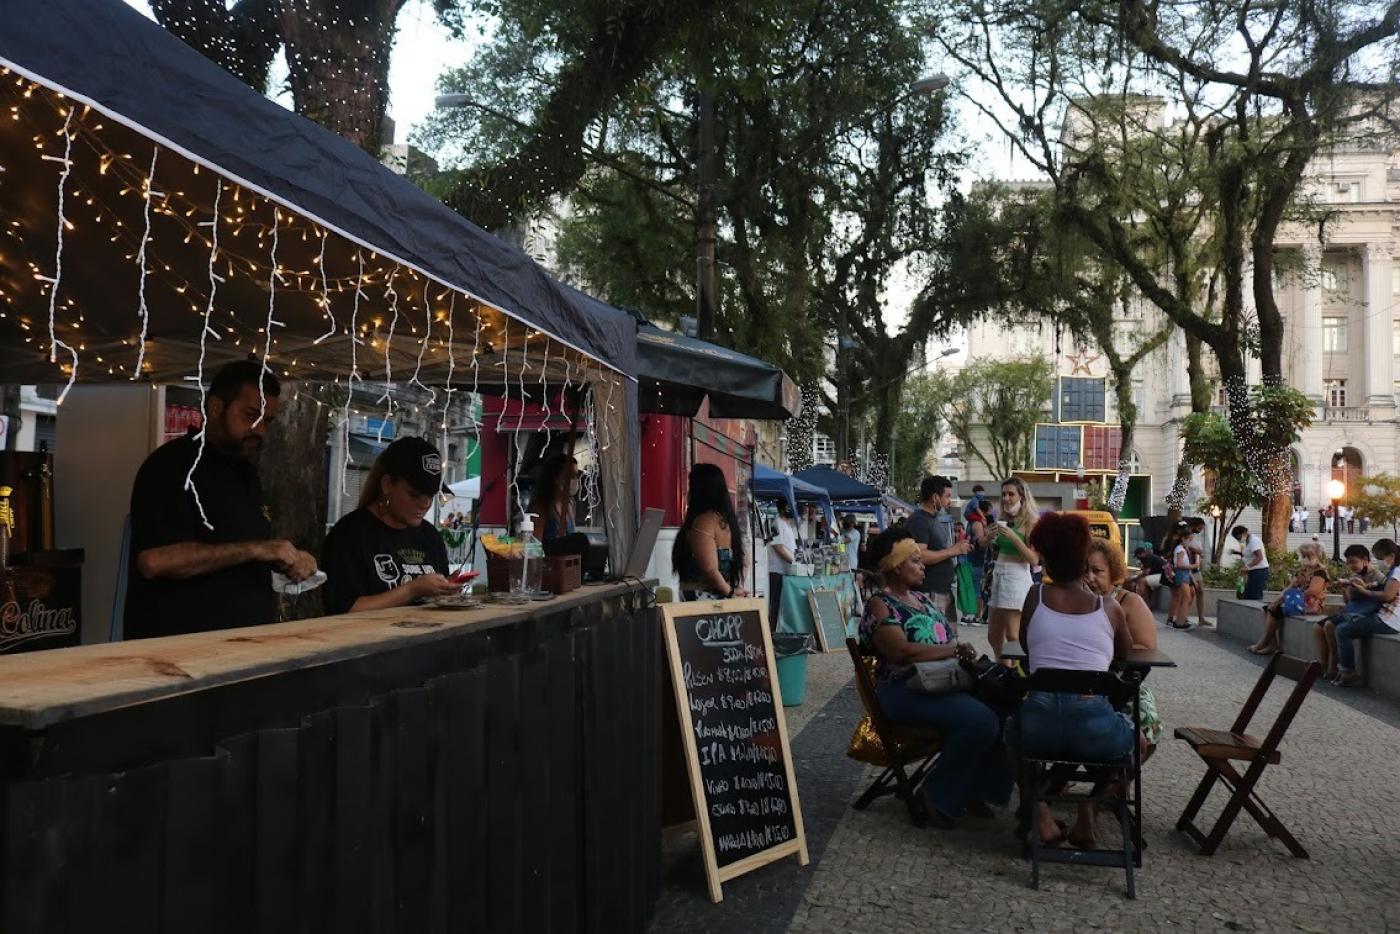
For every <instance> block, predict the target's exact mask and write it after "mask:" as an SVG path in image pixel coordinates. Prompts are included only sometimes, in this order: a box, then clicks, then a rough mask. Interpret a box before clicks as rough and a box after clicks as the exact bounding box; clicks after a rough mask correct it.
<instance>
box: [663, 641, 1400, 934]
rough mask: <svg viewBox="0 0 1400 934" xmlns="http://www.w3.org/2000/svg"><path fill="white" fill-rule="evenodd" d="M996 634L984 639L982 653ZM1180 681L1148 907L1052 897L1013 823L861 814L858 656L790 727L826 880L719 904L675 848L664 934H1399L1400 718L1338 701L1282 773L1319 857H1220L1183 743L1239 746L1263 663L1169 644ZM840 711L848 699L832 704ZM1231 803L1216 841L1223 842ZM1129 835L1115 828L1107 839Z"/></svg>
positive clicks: (732, 893)
mask: <svg viewBox="0 0 1400 934" xmlns="http://www.w3.org/2000/svg"><path fill="white" fill-rule="evenodd" d="M984 633H985V630H980V629H976V630H968V631H966V635H965V637H967V638H971V639H972V640H973V641H977V642H982V641H983V640H984V638H985V636H984ZM1160 638H1161V648H1162V650H1163V651H1165V652H1167V653H1168V654H1169V655H1171V656H1172V657H1173V658H1174V659H1175V660H1176V661H1177V662H1178V663H1179V666H1180V667H1178V668H1176V669H1166V670H1159V671H1155V672H1153V674H1152V676H1151V679H1150V681H1149V683H1150V684H1152V686H1153V687H1154V689H1155V691H1156V695H1157V700H1158V706H1159V708H1160V710H1161V713H1162V716H1163V719H1164V720H1165V721H1166V724H1167V736H1166V738H1165V739H1164V741H1163V744H1162V746H1161V748H1160V749H1159V750H1158V753H1157V755H1156V756H1155V757H1154V758H1153V759H1152V761H1151V762H1149V763H1148V764H1147V766H1146V767H1145V768H1144V786H1145V787H1144V814H1143V819H1144V832H1145V834H1146V837H1147V841H1148V844H1149V848H1148V850H1147V852H1146V854H1145V856H1144V866H1143V868H1142V869H1141V870H1140V871H1139V873H1138V876H1137V887H1138V897H1137V899H1136V900H1135V901H1128V900H1127V899H1126V898H1124V896H1123V873H1122V871H1121V870H1115V869H1099V868H1089V867H1079V866H1060V865H1047V866H1045V867H1044V868H1043V869H1042V877H1041V889H1040V890H1039V891H1032V890H1031V889H1030V888H1029V887H1028V886H1027V881H1028V878H1029V864H1028V863H1027V862H1026V861H1024V860H1023V859H1021V858H1020V857H1019V853H1018V848H1017V846H1016V845H1015V843H1014V842H1013V841H1012V839H1011V833H1010V831H1011V817H1010V814H1009V813H1005V814H1003V815H1002V816H1001V817H1000V818H999V819H998V820H996V821H992V822H985V823H984V822H971V823H968V824H967V825H965V826H963V827H960V828H958V829H956V830H953V831H937V830H931V829H923V830H920V829H917V828H914V827H912V826H911V825H910V824H909V822H908V819H907V816H906V814H905V811H904V809H903V807H902V806H901V805H899V804H898V802H896V801H894V800H893V799H890V798H885V799H882V800H881V801H879V802H877V803H876V804H874V805H873V806H872V807H871V808H870V809H869V810H867V811H865V812H857V811H854V810H852V809H851V808H850V806H849V805H850V802H851V800H853V799H854V797H855V796H856V795H858V794H859V792H860V790H861V789H862V788H863V787H864V786H865V783H866V782H868V781H870V780H871V779H872V778H873V777H874V772H873V770H869V769H866V768H865V767H864V766H861V765H859V764H857V763H853V762H851V760H849V759H846V758H845V756H844V750H845V744H846V741H847V739H848V738H849V736H850V731H851V729H852V728H853V727H854V724H855V721H856V717H857V711H858V706H859V704H858V701H857V699H856V697H855V692H854V687H853V685H852V684H851V683H850V662H849V660H848V659H847V658H846V656H844V655H843V654H830V655H825V656H814V657H813V658H812V660H811V666H810V674H809V688H808V691H809V693H808V698H807V701H806V703H805V704H803V705H802V706H801V707H798V708H791V709H789V711H788V723H789V728H790V732H791V735H792V736H793V746H794V762H795V764H796V768H797V779H798V787H799V790H800V792H801V795H802V808H803V813H804V817H805V819H806V822H807V826H808V835H809V848H810V849H811V851H812V863H811V865H809V866H808V867H806V868H798V867H797V866H796V861H795V860H785V861H783V862H782V863H779V864H774V865H772V866H768V867H765V868H763V869H760V870H758V871H757V872H755V873H751V874H750V875H748V876H745V877H742V878H740V879H737V880H733V881H732V882H730V883H727V884H726V885H725V900H724V902H723V903H721V904H720V905H717V906H712V905H710V904H709V902H708V899H706V898H705V894H704V885H703V875H702V874H701V871H700V867H699V860H698V855H697V847H696V844H695V840H694V836H693V835H683V836H681V837H679V838H676V839H673V840H672V841H670V842H669V843H668V846H667V866H666V884H665V890H664V892H663V896H662V903H661V905H660V907H659V910H658V915H657V919H656V923H655V924H654V926H653V930H655V931H658V932H660V931H673V930H675V931H745V932H749V931H783V930H790V931H800V932H828V931H830V932H838V931H839V932H843V934H844V932H864V931H906V930H908V931H915V930H920V931H922V930H948V931H964V930H966V931H1083V930H1091V929H1103V930H1199V931H1257V930H1270V929H1272V930H1297V931H1317V932H1323V931H1326V932H1341V931H1358V932H1360V931H1365V932H1375V931H1392V930H1393V931H1400V806H1397V804H1396V798H1395V790H1396V788H1397V770H1400V711H1397V710H1396V708H1395V707H1393V706H1391V705H1388V704H1385V703H1384V702H1380V701H1376V700H1374V699H1371V698H1367V697H1366V696H1364V695H1356V694H1347V693H1343V692H1340V691H1335V690H1331V689H1326V690H1318V691H1315V692H1314V693H1313V694H1312V695H1311V696H1309V698H1308V699H1307V701H1306V703H1305V704H1304V705H1303V708H1302V710H1301V712H1300V713H1299V714H1298V717H1297V719H1295V720H1294V722H1293V726H1292V728H1291V729H1290V731H1289V733H1288V736H1287V737H1286V738H1285V740H1284V744H1283V747H1282V756H1283V763H1282V765H1281V766H1279V767H1274V768H1271V769H1270V770H1268V771H1266V772H1265V777H1264V779H1263V780H1262V781H1261V783H1260V785H1259V792H1260V794H1261V795H1262V796H1263V798H1264V800H1265V801H1266V802H1267V803H1268V804H1269V805H1270V806H1271V807H1272V808H1273V809H1274V810H1275V812H1276V813H1278V814H1279V816H1280V817H1281V818H1282V819H1283V821H1284V823H1285V824H1286V825H1287V826H1288V827H1289V828H1290V829H1291V830H1292V831H1293V833H1294V835H1295V836H1296V837H1298V839H1299V840H1300V841H1301V842H1302V844H1303V845H1304V846H1305V847H1306V848H1307V849H1308V851H1309V852H1310V853H1311V856H1312V858H1311V859H1309V860H1295V859H1293V858H1292V857H1291V856H1289V855H1288V853H1287V851H1286V850H1285V849H1284V848H1283V847H1282V846H1281V845H1280V844H1278V843H1276V842H1274V841H1272V840H1270V839H1268V837H1267V836H1266V835H1265V834H1264V833H1263V831H1261V830H1259V828H1258V827H1257V825H1255V824H1254V823H1253V821H1252V820H1251V819H1250V818H1249V817H1248V815H1242V816H1241V817H1240V818H1239V819H1238V820H1237V821H1236V822H1235V824H1234V827H1233V828H1232V829H1231V831H1230V834H1229V835H1228V836H1227V837H1226V839H1225V842H1224V844H1223V845H1222V846H1221V848H1220V850H1219V851H1218V852H1217V853H1216V854H1215V856H1213V857H1202V856H1200V855H1198V854H1197V853H1196V852H1195V851H1194V849H1193V848H1192V847H1191V846H1190V845H1189V842H1188V841H1187V840H1186V838H1185V837H1183V836H1182V835H1180V834H1178V833H1176V832H1175V830H1174V829H1173V825H1174V823H1175V820H1176V817H1177V815H1178V814H1180V812H1181V810H1182V808H1183V807H1184V805H1185V803H1186V799H1187V798H1188V797H1189V796H1190V793H1191V791H1192V790H1193V789H1194V787H1195V784H1196V782H1197V781H1199V779H1200V777H1201V775H1202V774H1203V772H1204V767H1203V766H1202V765H1201V763H1200V761H1199V759H1197V758H1196V756H1195V755H1194V754H1193V753H1191V752H1190V750H1189V749H1187V748H1186V746H1185V744H1184V743H1180V742H1179V741H1175V740H1172V739H1171V738H1170V733H1171V728H1172V727H1173V726H1175V725H1181V724H1186V723H1191V724H1201V725H1207V726H1217V727H1220V728H1225V727H1228V726H1229V724H1230V722H1231V721H1232V720H1233V718H1234V716H1235V713H1236V712H1237V711H1238V709H1239V707H1240V706H1241V705H1242V704H1243V702H1244V700H1245V697H1246V696H1247V695H1248V693H1249V690H1250V689H1251V688H1252V686H1253V685H1254V682H1255V680H1256V679H1257V678H1258V674H1259V668H1260V664H1259V661H1258V660H1257V659H1255V658H1253V657H1252V656H1244V655H1243V654H1242V653H1240V652H1239V651H1238V650H1236V649H1234V648H1232V647H1230V646H1228V644H1226V643H1221V642H1219V641H1218V637H1217V636H1215V635H1214V634H1213V633H1197V632H1191V633H1177V632H1171V631H1165V630H1164V631H1162V632H1161V635H1160ZM1289 688H1291V682H1284V681H1280V682H1278V683H1276V685H1275V690H1274V691H1273V692H1272V693H1271V696H1270V698H1269V699H1267V700H1266V701H1265V704H1264V706H1263V708H1262V709H1261V711H1260V713H1259V714H1258V715H1257V718H1256V725H1255V731H1256V732H1262V731H1263V728H1264V725H1267V724H1269V723H1271V722H1272V720H1273V717H1274V714H1275V713H1276V711H1277V709H1278V707H1279V705H1280V704H1281V703H1282V701H1283V698H1284V695H1285V694H1286V693H1287V690H1288V689H1289ZM828 698H829V699H828ZM1223 801H1224V794H1223V792H1222V791H1221V790H1220V788H1219V787H1217V789H1216V791H1215V792H1214V793H1213V795H1212V797H1211V799H1210V801H1209V802H1208V803H1207V805H1206V808H1205V809H1204V812H1203V814H1202V816H1201V817H1200V818H1199V819H1198V823H1200V824H1202V825H1204V826H1207V827H1208V826H1209V823H1210V822H1212V821H1213V820H1214V818H1215V816H1216V814H1218V813H1219V809H1220V807H1221V805H1222V804H1223ZM1110 823H1111V821H1103V822H1102V823H1101V826H1102V827H1103V828H1104V829H1105V830H1106V829H1107V828H1108V826H1109V824H1110Z"/></svg>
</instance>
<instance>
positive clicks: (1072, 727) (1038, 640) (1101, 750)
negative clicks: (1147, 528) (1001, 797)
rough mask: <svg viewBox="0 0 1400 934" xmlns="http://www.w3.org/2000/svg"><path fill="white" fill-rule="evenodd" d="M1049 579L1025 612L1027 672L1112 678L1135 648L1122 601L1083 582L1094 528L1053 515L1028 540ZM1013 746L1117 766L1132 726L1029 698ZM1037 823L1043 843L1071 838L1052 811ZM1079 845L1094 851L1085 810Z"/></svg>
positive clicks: (1096, 709) (1069, 703)
mask: <svg viewBox="0 0 1400 934" xmlns="http://www.w3.org/2000/svg"><path fill="white" fill-rule="evenodd" d="M1031 537H1032V541H1031V547H1033V548H1034V549H1035V550H1036V551H1037V552H1039V553H1040V555H1041V561H1042V562H1043V564H1044V565H1045V571H1046V573H1047V575H1048V576H1049V577H1050V579H1051V580H1053V581H1054V582H1055V583H1052V584H1045V585H1043V586H1040V587H1034V588H1032V589H1031V591H1030V593H1029V594H1027V595H1026V603H1025V606H1024V607H1022V611H1021V619H1022V624H1021V640H1022V644H1023V645H1025V647H1026V662H1027V665H1028V666H1029V669H1030V671H1032V672H1034V671H1036V670H1038V669H1040V668H1059V669H1067V670H1070V671H1108V669H1109V666H1110V665H1111V664H1112V662H1113V659H1114V658H1116V657H1121V656H1122V655H1123V654H1124V653H1126V652H1128V651H1130V650H1131V649H1132V647H1133V640H1132V636H1131V635H1130V634H1129V631H1128V623H1127V618H1126V617H1125V616H1124V614H1123V610H1122V608H1121V607H1120V606H1118V603H1117V601H1115V600H1109V601H1105V600H1104V599H1103V598H1102V597H1100V596H1098V595H1097V594H1094V593H1092V592H1090V591H1089V589H1088V588H1087V587H1086V586H1085V584H1084V576H1085V574H1086V573H1087V572H1088V568H1089V543H1090V541H1091V540H1092V539H1091V537H1090V534H1089V524H1088V523H1087V522H1086V521H1085V520H1084V518H1083V517H1082V516H1076V515H1071V514H1067V513H1049V514H1047V515H1044V516H1042V517H1041V518H1040V521H1039V522H1038V523H1037V524H1036V527H1035V530H1034V531H1033V532H1032V533H1031ZM1010 726H1011V727H1012V729H1009V730H1008V740H1009V741H1010V742H1012V743H1018V744H1022V745H1023V747H1024V750H1025V752H1026V753H1027V754H1028V755H1031V756H1035V757H1038V758H1047V759H1049V758H1061V757H1063V758H1072V759H1079V760H1090V761H1100V762H1116V761H1118V760H1121V759H1123V758H1124V757H1126V756H1128V755H1131V753H1132V749H1133V742H1134V735H1133V725H1132V723H1131V722H1130V721H1129V720H1127V719H1125V718H1124V717H1123V716H1121V715H1120V714H1118V713H1117V712H1116V711H1115V710H1114V709H1113V707H1112V705H1110V704H1109V702H1108V700H1107V698H1103V697H1094V696H1086V697H1075V696H1073V695H1067V694H1048V693H1042V692H1038V691H1032V692H1031V693H1030V694H1029V695H1027V696H1026V700H1025V703H1024V705H1023V706H1022V708H1021V729H1022V731H1023V733H1024V736H1023V737H1017V736H1015V735H1014V734H1015V729H1014V727H1015V723H1014V721H1013V722H1012V724H1010ZM1027 818H1028V819H1033V821H1034V827H1035V830H1034V831H1033V832H1036V833H1039V835H1040V839H1041V840H1042V841H1043V842H1046V843H1054V842H1058V841H1060V840H1063V839H1065V837H1066V834H1065V832H1064V831H1063V830H1062V829H1061V826H1060V825H1059V824H1057V823H1056V821H1055V819H1054V815H1053V814H1051V812H1050V808H1049V806H1048V805H1044V804H1042V805H1040V811H1039V813H1037V814H1035V815H1027ZM1067 836H1068V838H1069V839H1070V841H1071V842H1072V843H1075V844H1076V845H1084V846H1089V845H1092V842H1093V839H1094V809H1093V808H1089V807H1081V808H1080V810H1079V817H1078V820H1077V821H1076V822H1075V826H1074V828H1073V829H1072V830H1070V831H1069V832H1068V834H1067Z"/></svg>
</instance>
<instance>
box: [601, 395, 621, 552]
mask: <svg viewBox="0 0 1400 934" xmlns="http://www.w3.org/2000/svg"><path fill="white" fill-rule="evenodd" d="M597 372H598V378H599V379H603V380H606V381H607V383H608V395H607V398H606V399H604V400H603V431H605V432H606V433H607V435H606V437H604V438H603V448H602V449H603V451H604V452H606V451H607V450H608V449H609V448H610V447H612V443H613V441H614V440H615V439H614V438H613V422H614V418H613V415H612V413H613V412H614V411H616V407H615V406H614V405H613V393H614V391H616V389H617V382H618V381H617V379H616V378H615V375H614V374H612V373H607V372H605V371H603V370H601V369H600V370H598V371H597ZM598 472H599V476H600V477H601V475H602V465H601V464H600V465H599V469H598ZM621 498H622V497H620V496H604V497H603V503H604V506H605V508H606V510H607V512H606V516H605V518H606V519H609V520H611V521H610V522H609V525H610V526H611V527H612V528H616V527H617V510H618V501H619V500H620V499H621Z"/></svg>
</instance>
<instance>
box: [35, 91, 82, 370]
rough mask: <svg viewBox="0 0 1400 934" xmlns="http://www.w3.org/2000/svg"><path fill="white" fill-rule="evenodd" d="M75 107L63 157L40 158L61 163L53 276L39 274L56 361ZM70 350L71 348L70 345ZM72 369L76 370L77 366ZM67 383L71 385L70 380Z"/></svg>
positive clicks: (65, 130) (67, 121)
mask: <svg viewBox="0 0 1400 934" xmlns="http://www.w3.org/2000/svg"><path fill="white" fill-rule="evenodd" d="M75 109H76V108H74V107H69V108H68V115H67V116H66V117H65V118H64V119H63V158H62V159H59V158H58V157H57V156H50V155H47V154H45V155H43V156H41V157H40V158H42V159H45V160H48V161H57V162H59V163H61V164H62V166H63V167H62V169H60V170H59V173H58V234H57V245H56V246H55V248H54V257H53V278H52V279H50V278H48V277H44V276H41V277H40V278H41V279H43V280H44V281H46V282H48V283H49V362H50V363H57V362H58V333H57V328H56V327H55V321H56V319H57V317H58V283H59V280H61V279H62V278H63V230H64V228H65V227H67V226H68V218H67V216H66V215H65V214H64V202H63V190H64V186H65V185H67V184H68V176H69V174H70V173H71V172H72V170H73V135H72V127H73V111H74V110H75ZM69 350H70V351H71V350H72V348H71V347H70V348H69ZM73 369H74V370H75V371H76V370H77V366H76V364H75V365H74V367H73ZM69 385H72V384H71V382H70V384H69Z"/></svg>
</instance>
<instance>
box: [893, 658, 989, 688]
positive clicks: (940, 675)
mask: <svg viewBox="0 0 1400 934" xmlns="http://www.w3.org/2000/svg"><path fill="white" fill-rule="evenodd" d="M976 682H977V679H976V678H975V677H974V676H973V675H972V674H971V673H970V672H968V670H967V669H966V668H964V667H963V665H962V662H960V661H958V660H957V659H956V658H943V659H939V660H938V661H936V662H915V663H914V673H913V674H912V675H910V676H909V690H911V691H918V692H919V693H921V694H951V693H953V692H954V691H967V690H971V688H972V686H973V685H974V684H975V683H976Z"/></svg>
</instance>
